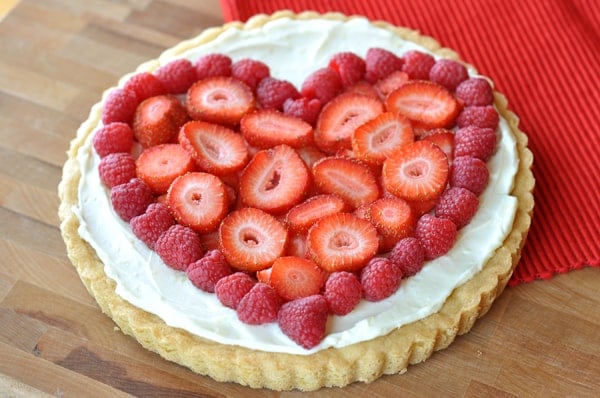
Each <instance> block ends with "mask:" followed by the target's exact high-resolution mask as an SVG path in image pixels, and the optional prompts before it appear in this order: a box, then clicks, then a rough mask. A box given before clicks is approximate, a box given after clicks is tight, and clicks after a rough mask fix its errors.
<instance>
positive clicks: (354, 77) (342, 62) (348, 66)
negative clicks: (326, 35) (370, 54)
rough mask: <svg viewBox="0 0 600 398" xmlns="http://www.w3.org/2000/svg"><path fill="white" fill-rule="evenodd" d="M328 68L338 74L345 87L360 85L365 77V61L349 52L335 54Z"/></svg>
mask: <svg viewBox="0 0 600 398" xmlns="http://www.w3.org/2000/svg"><path fill="white" fill-rule="evenodd" d="M328 66H329V67H330V68H331V69H333V70H334V71H336V72H337V73H338V75H339V76H340V80H341V82H342V85H343V86H344V87H349V86H352V85H353V84H355V83H358V82H359V81H361V80H362V79H363V77H364V76H365V71H366V64H365V60H364V59H362V58H361V57H359V56H358V55H356V54H354V53H352V52H349V51H348V52H340V53H337V54H334V56H333V57H331V59H330V60H329V64H328Z"/></svg>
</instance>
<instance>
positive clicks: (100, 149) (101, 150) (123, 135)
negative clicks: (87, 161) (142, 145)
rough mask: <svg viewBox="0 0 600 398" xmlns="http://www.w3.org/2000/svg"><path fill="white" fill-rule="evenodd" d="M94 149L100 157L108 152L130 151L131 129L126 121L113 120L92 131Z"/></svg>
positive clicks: (131, 142) (131, 141) (131, 143)
mask: <svg viewBox="0 0 600 398" xmlns="http://www.w3.org/2000/svg"><path fill="white" fill-rule="evenodd" d="M93 144H94V149H95V150H96V152H97V153H98V155H99V156H100V157H104V156H106V155H108V154H109V153H117V152H131V147H132V146H133V130H131V127H129V125H128V124H127V123H122V122H114V123H110V124H107V125H105V126H102V128H100V129H99V130H97V131H96V132H95V133H94V141H93Z"/></svg>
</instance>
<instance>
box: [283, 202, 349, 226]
mask: <svg viewBox="0 0 600 398" xmlns="http://www.w3.org/2000/svg"><path fill="white" fill-rule="evenodd" d="M345 208H346V203H345V202H344V201H343V200H342V199H341V198H340V197H339V196H336V195H317V196H313V197H311V198H309V199H308V200H306V201H304V202H302V203H300V204H297V205H296V206H294V207H292V208H291V209H290V210H289V211H288V213H287V215H286V218H285V222H286V225H287V226H288V227H289V229H290V230H291V231H293V232H297V233H305V232H306V231H308V228H310V226H311V225H313V224H314V223H315V222H316V221H317V220H318V219H319V218H322V217H324V216H328V215H330V214H335V213H340V212H342V211H344V210H345Z"/></svg>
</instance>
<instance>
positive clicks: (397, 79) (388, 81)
mask: <svg viewBox="0 0 600 398" xmlns="http://www.w3.org/2000/svg"><path fill="white" fill-rule="evenodd" d="M408 80H409V77H408V74H407V73H405V72H402V71H399V70H397V71H394V72H392V73H391V74H389V75H388V76H386V77H384V78H383V79H381V80H379V81H378V82H377V83H375V85H374V88H375V90H376V91H377V94H379V98H381V100H382V101H385V99H386V98H387V96H388V94H389V93H391V92H392V91H394V90H396V89H398V88H400V86H402V85H403V84H404V83H406V82H407V81H408Z"/></svg>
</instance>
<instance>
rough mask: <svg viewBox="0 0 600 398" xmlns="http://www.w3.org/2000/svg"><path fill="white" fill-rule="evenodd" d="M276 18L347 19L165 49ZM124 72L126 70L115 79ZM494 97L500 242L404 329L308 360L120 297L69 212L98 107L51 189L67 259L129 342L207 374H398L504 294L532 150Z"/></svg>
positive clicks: (520, 238) (527, 205) (245, 379)
mask: <svg viewBox="0 0 600 398" xmlns="http://www.w3.org/2000/svg"><path fill="white" fill-rule="evenodd" d="M281 17H289V18H294V19H311V18H315V17H319V18H322V17H324V18H332V19H347V18H352V17H346V16H344V15H342V14H325V15H320V14H316V13H312V12H306V13H302V14H293V13H291V12H278V13H276V14H273V15H271V16H266V15H259V16H256V17H254V18H252V19H250V20H249V21H248V22H247V23H246V24H241V23H239V22H234V23H230V24H226V25H223V26H222V27H220V28H213V29H209V30H207V31H205V32H204V33H202V34H201V35H199V36H198V37H196V38H194V39H192V40H189V41H185V42H182V43H180V44H179V45H178V46H176V47H174V48H172V49H170V50H168V51H167V52H166V53H165V55H168V56H173V55H177V54H180V53H182V52H184V51H185V50H187V49H189V48H193V47H195V46H197V45H199V44H201V43H205V42H208V41H210V40H212V39H213V38H215V37H216V36H217V35H219V34H220V33H221V32H223V31H224V30H225V29H228V28H229V27H231V26H236V27H238V28H242V29H252V28H256V27H260V26H262V25H263V24H265V23H266V22H268V21H270V20H273V19H277V18H281ZM374 25H376V26H379V27H382V28H385V29H389V30H392V31H393V32H395V33H396V34H398V35H399V36H401V37H403V38H405V39H407V40H411V41H414V42H417V43H418V44H420V45H422V46H424V47H426V48H428V49H429V50H431V51H434V52H436V53H438V54H441V55H443V56H445V57H449V58H454V59H458V56H457V55H456V53H454V52H453V51H452V50H449V49H444V48H441V47H440V46H439V44H438V43H437V42H436V41H435V40H434V39H432V38H430V37H425V36H422V35H420V34H419V33H418V32H416V31H412V30H408V29H405V28H398V27H395V26H392V25H390V24H387V23H385V22H374ZM158 64H159V61H158V60H153V61H149V62H148V63H145V64H143V65H141V66H140V68H139V69H144V70H152V69H155V68H156V67H157V66H158ZM126 78H127V76H125V77H124V78H123V79H126ZM121 82H123V80H122V81H121ZM495 96H496V102H495V103H496V106H497V107H498V109H499V112H500V113H501V115H502V116H503V117H504V118H505V119H506V120H507V121H508V122H509V125H510V127H511V130H512V132H513V134H514V136H515V137H516V140H517V149H518V153H519V157H520V164H519V171H518V174H517V176H516V180H515V184H514V189H513V195H514V196H515V197H516V198H517V199H518V209H517V213H516V218H515V221H514V225H513V229H512V231H511V232H510V234H509V236H508V237H507V238H506V240H505V242H504V245H503V246H502V247H500V248H499V249H498V250H496V252H495V254H494V255H493V257H492V258H491V259H490V260H489V261H488V262H487V264H486V265H485V267H484V269H483V270H482V271H481V272H479V273H478V274H477V275H475V276H474V277H473V278H472V279H471V280H469V281H468V282H466V283H465V284H464V285H462V286H460V287H458V288H456V289H455V291H454V292H453V293H452V295H451V296H450V297H449V298H448V299H447V300H446V302H445V304H444V305H443V307H442V308H441V310H440V311H439V312H438V313H436V314H433V315H431V316H428V317H427V318H424V319H422V320H420V321H417V322H413V323H411V324H408V325H405V326H402V327H400V328H398V329H396V330H394V331H392V332H391V333H389V334H388V335H386V336H381V337H378V338H376V339H373V340H370V341H365V342H361V343H357V344H354V345H352V346H348V347H345V348H341V349H326V350H323V351H319V352H317V353H315V354H312V355H306V356H303V355H291V354H278V353H269V352H261V351H254V350H250V349H247V348H242V347H236V346H227V345H222V344H218V343H215V342H212V341H208V340H206V339H203V338H200V337H197V336H194V335H192V334H190V333H188V332H186V331H183V330H180V329H175V328H172V327H169V326H167V325H166V324H165V323H164V322H163V321H162V320H161V319H160V318H158V317H156V316H154V315H152V314H149V313H147V312H145V311H143V310H141V309H139V308H137V307H135V306H133V305H131V304H130V303H128V302H126V301H125V300H123V299H122V298H121V297H119V296H118V295H117V294H116V293H115V282H114V281H113V280H111V279H109V278H108V277H107V276H106V274H105V273H104V266H103V264H102V262H101V261H100V260H99V259H98V257H97V256H96V253H95V251H94V250H93V249H92V247H91V246H89V245H88V244H87V243H86V242H85V241H84V240H83V239H82V238H81V237H80V236H79V234H78V231H77V229H78V227H79V220H78V218H77V215H76V214H75V213H74V211H73V208H74V207H75V206H76V205H77V201H78V191H77V190H78V184H79V179H80V177H81V175H80V170H79V165H78V163H77V160H76V156H77V152H78V150H79V149H80V148H81V147H82V145H83V143H84V142H85V140H86V138H87V137H88V136H89V134H91V132H92V131H93V130H94V128H95V126H96V125H97V123H98V121H99V120H100V116H101V105H100V104H97V105H95V106H94V107H93V108H92V111H91V113H90V116H89V118H88V120H87V121H86V122H84V123H83V124H82V126H81V127H80V128H79V130H78V132H77V136H76V138H75V139H74V140H73V141H72V142H71V147H70V149H69V151H68V160H67V162H66V163H65V165H64V169H63V178H62V181H61V183H60V185H59V195H60V198H61V204H60V209H59V216H60V219H61V231H62V235H63V239H64V241H65V243H66V246H67V252H68V255H69V258H70V259H71V261H72V263H73V264H74V266H75V268H76V269H77V272H78V273H79V275H80V277H81V280H82V281H83V283H84V284H85V286H86V288H87V289H88V291H89V292H90V294H91V295H92V296H93V297H94V298H95V299H96V301H97V302H98V304H99V305H100V308H101V309H102V311H103V312H104V313H106V314H107V315H108V316H110V317H111V318H112V319H113V320H114V321H115V323H116V324H117V325H118V326H119V328H120V329H121V330H122V331H123V332H124V333H126V334H128V335H131V336H133V337H134V338H136V339H137V340H138V341H139V342H140V343H141V344H142V345H143V346H144V347H145V348H147V349H148V350H151V351H154V352H157V353H159V354H160V355H162V356H163V357H164V358H166V359H168V360H171V361H174V362H177V363H179V364H182V365H184V366H187V367H189V368H191V369H192V370H193V371H195V372H197V373H200V374H203V375H208V376H210V377H212V378H213V379H215V380H218V381H233V382H237V383H240V384H243V385H248V386H251V387H255V388H259V387H264V388H270V389H274V390H289V389H300V390H316V389H319V388H321V387H326V386H344V385H347V384H349V383H352V382H355V381H363V382H371V381H373V380H375V379H377V378H379V377H380V376H382V375H383V374H395V373H403V372H405V371H406V368H407V367H408V365H409V364H416V363H419V362H422V361H424V360H426V359H427V358H428V357H429V356H430V355H431V354H432V353H433V352H434V351H436V350H440V349H443V348H445V347H447V346H448V345H449V344H450V343H452V341H453V340H454V338H455V337H456V336H457V335H459V334H463V333H466V332H468V331H469V330H470V329H471V327H472V326H473V324H474V322H475V321H476V320H477V318H479V317H481V316H482V315H484V314H485V313H486V312H487V311H488V310H489V308H490V306H491V305H492V303H493V301H494V300H495V299H496V297H497V296H498V295H499V294H500V293H501V292H502V291H503V289H504V287H505V286H506V283H507V282H508V280H509V278H510V276H511V274H512V272H513V269H514V267H515V266H516V264H517V262H518V260H519V258H520V254H521V249H522V247H523V244H524V242H525V238H526V235H527V231H528V230H529V225H530V221H531V215H532V212H533V195H532V191H533V187H534V178H533V174H532V172H531V165H532V162H533V156H532V154H531V152H530V151H529V149H528V148H527V137H526V135H525V134H523V133H522V132H521V131H520V130H519V129H518V118H517V117H516V116H515V115H514V114H513V113H512V112H510V111H509V110H508V109H507V101H506V99H505V98H504V96H502V95H501V94H499V93H495Z"/></svg>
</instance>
